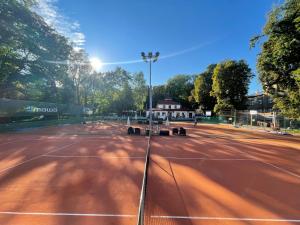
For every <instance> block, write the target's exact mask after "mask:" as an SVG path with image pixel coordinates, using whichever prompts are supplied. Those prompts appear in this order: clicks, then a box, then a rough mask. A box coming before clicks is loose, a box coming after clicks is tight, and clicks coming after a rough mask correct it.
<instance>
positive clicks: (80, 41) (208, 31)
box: [41, 0, 280, 94]
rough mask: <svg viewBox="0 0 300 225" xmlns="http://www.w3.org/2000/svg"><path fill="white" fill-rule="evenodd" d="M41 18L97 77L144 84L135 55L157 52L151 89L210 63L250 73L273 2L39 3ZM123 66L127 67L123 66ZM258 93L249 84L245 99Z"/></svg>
mask: <svg viewBox="0 0 300 225" xmlns="http://www.w3.org/2000/svg"><path fill="white" fill-rule="evenodd" d="M41 2H42V3H43V4H44V5H42V6H41V7H42V11H43V13H44V14H45V18H46V19H48V20H49V22H50V23H53V24H54V25H55V26H56V27H58V29H60V31H61V32H63V33H65V34H66V35H67V36H68V37H70V38H71V39H73V40H74V41H75V42H76V43H77V45H78V47H80V48H84V49H85V50H86V51H87V52H88V53H89V55H90V57H98V58H99V59H100V60H101V61H102V62H103V63H104V66H103V67H102V68H101V71H108V70H113V69H114V68H115V67H116V66H121V67H122V68H124V69H126V70H128V71H130V72H133V73H134V72H139V71H142V72H144V74H145V77H146V79H147V81H148V77H149V65H147V64H146V63H144V62H135V63H130V61H136V60H140V59H141V57H140V53H141V52H142V51H144V52H149V51H152V52H156V51H159V52H160V54H161V58H160V59H159V60H158V61H157V62H156V63H155V64H154V65H153V67H152V69H153V70H152V82H153V85H158V84H164V83H165V82H166V81H167V80H168V79H169V78H171V77H172V76H174V75H177V74H188V75H195V74H199V73H201V72H203V71H204V70H205V68H206V67H207V66H208V65H209V64H211V63H218V62H220V61H223V60H226V59H234V60H239V59H244V60H246V61H247V63H248V64H249V66H250V68H251V69H252V72H253V73H254V74H257V72H256V58H257V54H258V53H259V51H260V48H259V46H258V47H256V48H254V49H250V47H249V41H250V39H251V37H253V36H255V35H257V34H260V33H261V31H262V29H263V26H264V24H265V23H266V20H267V15H268V12H270V10H271V9H272V7H274V6H275V5H276V4H279V3H280V1H279V0H76V1H74V0H42V1H41ZM128 61H129V62H128ZM255 91H261V85H260V83H259V80H258V79H257V77H255V78H253V80H252V82H251V85H250V88H249V94H251V93H254V92H255Z"/></svg>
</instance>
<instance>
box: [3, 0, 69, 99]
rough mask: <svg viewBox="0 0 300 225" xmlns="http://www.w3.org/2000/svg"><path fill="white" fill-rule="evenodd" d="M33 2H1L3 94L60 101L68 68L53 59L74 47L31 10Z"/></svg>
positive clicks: (67, 52) (59, 58)
mask: <svg viewBox="0 0 300 225" xmlns="http://www.w3.org/2000/svg"><path fill="white" fill-rule="evenodd" d="M34 2H35V1H34V0H33V1H31V0H22V1H17V0H3V1H0V21H1V23H0V31H1V32H0V96H2V97H15V98H22V99H33V98H36V97H38V98H37V99H35V100H46V99H47V100H48V101H57V100H58V90H57V84H58V83H61V82H62V81H64V80H65V79H64V78H65V77H66V75H67V73H66V71H67V67H66V66H65V65H63V64H56V63H53V62H56V61H62V60H66V59H67V58H68V55H69V52H70V50H71V48H72V47H71V45H70V44H69V42H68V40H67V39H66V38H65V37H63V36H61V35H59V34H58V33H57V32H56V31H55V30H54V29H53V28H51V27H49V26H48V25H47V24H46V23H45V21H44V20H43V18H41V17H40V16H38V15H37V14H36V13H34V12H33V11H31V9H30V6H31V5H32V4H33V3H34ZM50 62H51V63H50Z"/></svg>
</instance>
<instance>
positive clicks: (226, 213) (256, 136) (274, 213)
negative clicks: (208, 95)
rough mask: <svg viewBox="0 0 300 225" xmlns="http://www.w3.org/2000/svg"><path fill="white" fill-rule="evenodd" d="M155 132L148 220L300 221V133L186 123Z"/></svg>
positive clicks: (256, 224)
mask: <svg viewBox="0 0 300 225" xmlns="http://www.w3.org/2000/svg"><path fill="white" fill-rule="evenodd" d="M184 127H187V128H188V134H189V135H188V137H174V136H172V137H164V138H162V137H153V139H152V142H151V153H152V154H151V161H150V169H149V178H148V189H147V200H146V216H145V220H146V223H145V224H172V225H173V224H178V225H179V224H184V225H185V224H187V225H190V224H193V225H202V224H203V225H204V224H205V225H212V224H214V225H215V224H220V225H221V224H230V225H231V224H232V225H250V224H252V225H265V224H276V225H277V224H278V225H279V224H284V225H288V224H289V225H291V224H300V198H299V196H300V140H299V138H295V137H283V136H276V135H272V134H267V133H261V132H259V133H258V132H255V131H251V130H246V129H236V128H231V127H228V126H224V125H198V126H197V128H193V127H192V126H188V125H187V124H184Z"/></svg>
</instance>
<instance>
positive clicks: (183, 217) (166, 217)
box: [151, 215, 300, 223]
mask: <svg viewBox="0 0 300 225" xmlns="http://www.w3.org/2000/svg"><path fill="white" fill-rule="evenodd" d="M151 218H154V219H188V220H221V221H222V220H224V221H257V222H294V223H300V219H284V218H283V219H276V218H274V219H271V218H243V217H241V218H239V217H209V216H158V215H153V216H151Z"/></svg>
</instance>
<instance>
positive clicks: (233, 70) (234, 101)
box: [211, 60, 253, 112]
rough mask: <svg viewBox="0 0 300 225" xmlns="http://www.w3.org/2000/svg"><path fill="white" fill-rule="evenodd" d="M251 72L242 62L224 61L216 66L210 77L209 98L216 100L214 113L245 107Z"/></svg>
mask: <svg viewBox="0 0 300 225" xmlns="http://www.w3.org/2000/svg"><path fill="white" fill-rule="evenodd" d="M252 77H253V74H252V73H251V70H250V68H249V66H248V65H247V63H246V62H245V61H244V60H239V61H234V60H226V61H224V62H221V63H219V64H217V66H216V67H215V69H214V72H213V75H212V80H213V84H212V91H211V96H214V97H215V98H216V99H217V104H216V105H215V107H214V111H215V112H220V111H222V110H231V109H244V108H245V107H246V105H245V104H246V94H247V92H248V86H249V84H250V80H251V78H252Z"/></svg>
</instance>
